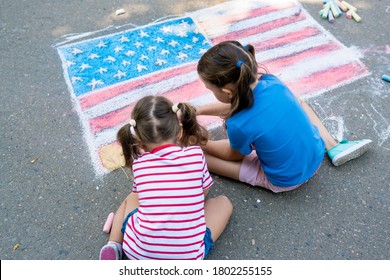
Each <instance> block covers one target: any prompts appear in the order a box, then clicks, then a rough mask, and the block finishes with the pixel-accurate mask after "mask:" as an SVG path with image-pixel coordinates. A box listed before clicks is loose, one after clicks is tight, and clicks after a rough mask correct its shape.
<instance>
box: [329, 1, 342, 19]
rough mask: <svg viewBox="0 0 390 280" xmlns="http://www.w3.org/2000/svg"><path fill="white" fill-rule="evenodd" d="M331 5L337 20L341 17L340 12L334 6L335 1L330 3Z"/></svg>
mask: <svg viewBox="0 0 390 280" xmlns="http://www.w3.org/2000/svg"><path fill="white" fill-rule="evenodd" d="M329 3H330V9H331V10H332V14H333V16H334V17H335V18H336V17H339V16H340V14H339V12H338V11H337V9H336V7H335V6H334V3H333V1H329Z"/></svg>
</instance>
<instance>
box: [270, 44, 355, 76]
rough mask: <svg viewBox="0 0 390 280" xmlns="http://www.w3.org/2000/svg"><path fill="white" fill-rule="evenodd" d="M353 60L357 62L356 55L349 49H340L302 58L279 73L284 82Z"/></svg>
mask: <svg viewBox="0 0 390 280" xmlns="http://www.w3.org/2000/svg"><path fill="white" fill-rule="evenodd" d="M352 62H356V63H357V59H356V56H355V55H354V54H353V52H350V51H348V49H339V50H335V51H332V52H328V53H326V54H324V55H322V56H320V57H314V58H310V57H308V58H307V59H305V60H302V61H300V62H298V63H295V64H293V65H291V66H288V67H284V68H282V69H281V70H282V71H281V72H280V73H274V74H275V75H278V76H279V77H280V78H281V79H282V80H283V81H284V82H291V81H294V80H299V79H301V78H303V77H308V76H310V75H312V74H314V73H316V72H320V71H324V70H327V69H331V68H334V67H338V66H342V65H346V64H349V63H352Z"/></svg>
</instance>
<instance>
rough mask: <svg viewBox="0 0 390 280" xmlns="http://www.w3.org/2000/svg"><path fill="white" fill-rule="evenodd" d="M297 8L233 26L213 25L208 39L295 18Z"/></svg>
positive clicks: (246, 20) (209, 30) (208, 31)
mask: <svg viewBox="0 0 390 280" xmlns="http://www.w3.org/2000/svg"><path fill="white" fill-rule="evenodd" d="M295 10H296V8H291V9H287V10H282V11H276V12H272V13H268V14H266V15H261V16H257V17H253V18H249V19H244V20H241V21H238V22H236V23H233V24H225V25H223V24H218V23H216V24H213V25H212V26H213V27H212V28H211V29H208V30H207V31H206V33H207V35H208V37H209V38H210V39H213V38H215V37H219V36H222V35H224V34H225V33H231V32H237V31H241V30H246V29H250V28H254V27H257V26H259V25H261V24H265V23H269V22H272V21H275V20H279V19H282V18H288V17H292V16H294V13H295ZM295 24H297V22H296V23H293V24H292V25H295Z"/></svg>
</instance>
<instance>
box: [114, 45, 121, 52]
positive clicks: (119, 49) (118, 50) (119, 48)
mask: <svg viewBox="0 0 390 280" xmlns="http://www.w3.org/2000/svg"><path fill="white" fill-rule="evenodd" d="M120 51H123V48H122V47H120V46H117V47H115V49H114V52H115V53H118V52H120Z"/></svg>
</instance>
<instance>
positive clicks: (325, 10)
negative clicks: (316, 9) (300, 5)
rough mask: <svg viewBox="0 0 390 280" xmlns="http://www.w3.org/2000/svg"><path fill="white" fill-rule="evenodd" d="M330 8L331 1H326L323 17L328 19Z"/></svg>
mask: <svg viewBox="0 0 390 280" xmlns="http://www.w3.org/2000/svg"><path fill="white" fill-rule="evenodd" d="M329 9H330V2H328V3H326V5H325V8H324V11H323V12H322V16H321V17H322V18H324V19H326V18H327V17H328V14H329Z"/></svg>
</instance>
